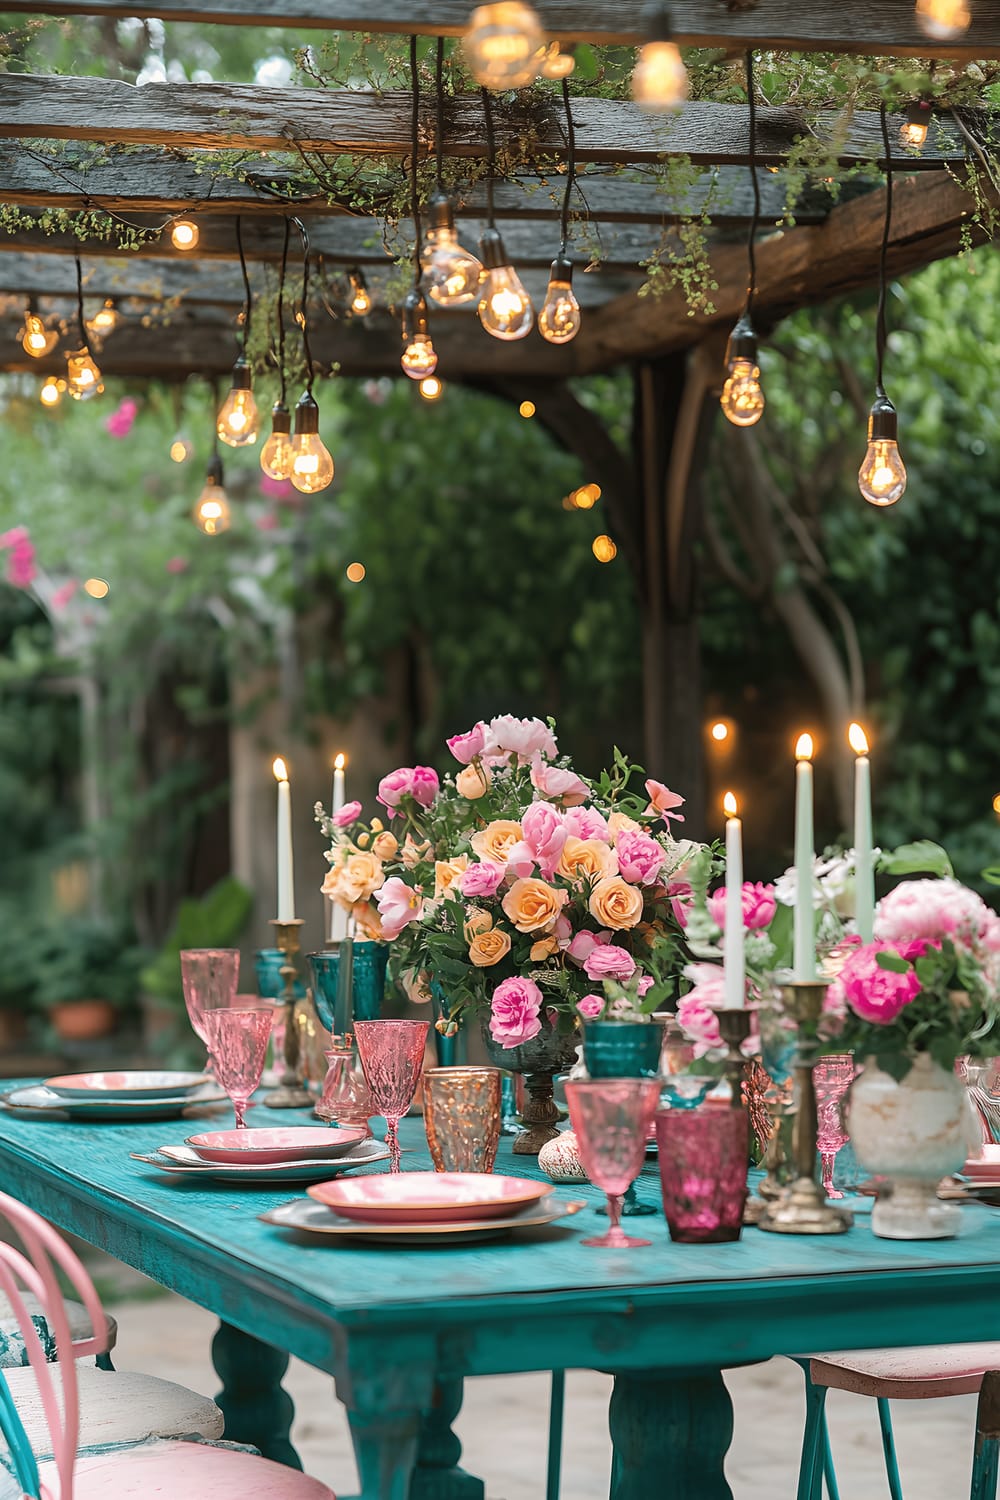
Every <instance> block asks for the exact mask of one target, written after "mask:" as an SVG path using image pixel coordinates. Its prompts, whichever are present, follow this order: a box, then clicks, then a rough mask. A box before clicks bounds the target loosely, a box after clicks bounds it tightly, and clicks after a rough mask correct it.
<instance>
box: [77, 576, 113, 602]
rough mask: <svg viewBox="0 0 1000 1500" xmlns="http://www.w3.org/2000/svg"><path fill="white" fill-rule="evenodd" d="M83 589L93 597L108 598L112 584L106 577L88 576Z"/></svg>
mask: <svg viewBox="0 0 1000 1500" xmlns="http://www.w3.org/2000/svg"><path fill="white" fill-rule="evenodd" d="M83 589H84V593H86V594H89V595H90V597H91V599H106V598H107V597H108V595H109V594H110V592H111V585H110V583H108V581H107V579H106V578H88V579H87V581H86V583H85V584H84V585H83Z"/></svg>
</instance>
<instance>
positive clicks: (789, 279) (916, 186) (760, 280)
mask: <svg viewBox="0 0 1000 1500" xmlns="http://www.w3.org/2000/svg"><path fill="white" fill-rule="evenodd" d="M973 208H974V204H973V200H972V198H971V197H970V195H969V194H968V193H967V192H965V191H964V190H963V189H962V188H960V187H959V186H958V185H957V183H955V182H954V181H953V180H952V178H950V177H949V176H947V175H946V174H944V173H942V174H941V175H940V176H937V177H932V178H930V179H928V178H926V177H924V178H922V179H920V180H916V179H912V178H911V179H904V180H901V181H898V182H897V183H896V187H895V197H894V200H893V215H892V234H891V239H890V242H889V251H888V261H887V264H888V269H889V274H890V275H892V276H896V275H900V274H902V273H903V272H905V271H911V270H914V269H916V268H917V267H919V266H923V265H928V264H930V262H931V261H934V260H940V259H943V258H944V257H945V256H948V255H954V254H956V253H957V251H958V250H959V248H960V246H961V242H962V233H963V226H965V225H967V223H968V221H969V220H970V218H971V216H972V212H973ZM884 211H885V195H884V191H883V190H878V191H876V192H872V193H868V194H866V195H865V196H864V197H863V198H856V199H854V200H853V201H852V202H850V203H845V204H843V205H842V206H840V207H838V208H835V209H833V211H832V212H831V213H830V215H829V217H828V218H827V221H826V223H825V224H823V225H820V226H818V227H815V228H804V229H795V230H793V231H791V232H789V233H787V234H775V235H773V236H772V237H771V238H770V239H768V240H765V241H764V242H763V243H762V244H761V245H759V246H758V249H757V286H758V289H757V297H756V303H755V314H754V317H755V322H756V323H757V325H758V329H760V330H763V329H764V328H766V326H767V325H769V324H772V323H774V322H776V321H777V320H778V319H780V318H783V317H785V316H787V315H788V314H789V313H790V312H793V311H794V310H795V309H796V308H799V307H805V306H810V305H812V304H814V303H817V302H825V301H827V300H829V299H830V298H833V297H838V296H841V295H843V294H845V293H848V292H853V291H856V290H857V289H858V288H859V287H863V286H866V285H870V284H872V283H874V282H875V281H876V280H877V278H878V261H879V249H880V245H881V239H882V225H883V214H884ZM973 238H974V239H980V240H981V239H982V238H983V235H982V233H981V232H979V231H978V230H977V231H976V232H975V233H974V235H973ZM712 275H713V278H714V280H715V281H717V282H718V291H716V292H713V293H712V301H713V303H714V306H715V311H714V313H712V314H711V315H706V314H697V315H695V316H694V317H691V316H690V315H689V313H688V308H687V303H686V301H685V299H684V298H683V296H681V295H680V294H679V293H670V294H669V295H667V296H665V297H663V298H661V299H659V300H653V299H652V298H644V299H643V300H642V301H639V300H638V299H637V298H635V297H633V296H628V297H623V298H621V299H619V300H618V301H615V302H611V303H608V304H607V305H606V306H605V307H603V308H602V309H600V311H598V312H595V313H593V314H592V315H591V316H590V317H589V318H587V320H586V322H585V324H584V326H583V328H582V329H581V332H580V334H579V336H578V338H577V339H576V341H575V342H576V344H577V358H578V361H579V364H580V367H581V369H583V370H586V371H593V370H601V369H607V368H609V367H610V366H613V365H615V364H618V363H619V362H621V361H622V360H631V359H635V358H636V357H642V356H652V355H659V354H661V353H665V352H669V351H671V350H674V349H679V348H683V347H685V346H686V345H689V344H691V343H693V342H695V341H697V340H699V339H701V338H703V337H704V336H705V330H706V329H708V328H711V327H714V326H715V325H717V324H720V323H722V324H728V323H732V322H734V321H735V319H736V318H737V317H738V316H739V313H740V311H741V310H742V307H743V301H744V297H745V295H746V255H745V253H744V252H743V251H741V250H740V249H739V248H738V247H736V246H725V247H723V248H722V249H720V250H718V251H716V252H715V254H713V256H712ZM873 337H874V335H873Z"/></svg>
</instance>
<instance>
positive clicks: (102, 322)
mask: <svg viewBox="0 0 1000 1500" xmlns="http://www.w3.org/2000/svg"><path fill="white" fill-rule="evenodd" d="M119 321H120V319H119V316H118V309H117V307H116V306H115V301H114V298H113V297H106V298H105V299H104V304H103V306H101V307H99V308H98V309H97V311H96V312H95V313H94V315H93V317H92V318H88V319H87V332H88V333H91V334H93V335H94V337H95V338H98V339H104V338H107V336H108V334H109V333H113V332H114V330H115V329H116V328H117V327H118V324H119Z"/></svg>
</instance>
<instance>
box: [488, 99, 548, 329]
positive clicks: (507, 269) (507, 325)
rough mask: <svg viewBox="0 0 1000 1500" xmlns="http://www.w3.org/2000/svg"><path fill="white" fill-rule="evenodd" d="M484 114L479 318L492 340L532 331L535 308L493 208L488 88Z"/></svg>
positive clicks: (493, 152)
mask: <svg viewBox="0 0 1000 1500" xmlns="http://www.w3.org/2000/svg"><path fill="white" fill-rule="evenodd" d="M482 96H483V114H484V116H485V119H486V213H487V218H488V220H489V223H488V225H487V227H486V229H484V230H483V237H482V239H481V240H480V241H479V249H480V252H481V254H482V257H483V279H482V281H481V282H480V285H479V307H478V312H479V321H480V323H482V325H483V327H484V328H485V329H486V332H487V333H489V334H492V336H493V337H494V338H495V339H504V340H506V341H509V340H512V339H523V338H524V337H525V335H526V334H528V333H530V332H531V328H532V325H533V323H534V321H535V309H534V308H533V307H532V305H531V298H530V297H529V296H528V293H527V292H526V291H525V289H524V284H523V282H522V281H521V278H520V277H519V276H518V274H517V272H516V271H515V270H514V267H513V266H512V265H511V263H510V257H509V255H508V254H507V251H506V249H505V247H504V242H503V239H502V238H501V235H500V231H499V229H498V228H497V225H496V215H495V214H494V211H493V186H494V178H495V176H496V138H495V136H494V133H493V103H492V101H491V99H490V95H489V90H488V89H483V91H482Z"/></svg>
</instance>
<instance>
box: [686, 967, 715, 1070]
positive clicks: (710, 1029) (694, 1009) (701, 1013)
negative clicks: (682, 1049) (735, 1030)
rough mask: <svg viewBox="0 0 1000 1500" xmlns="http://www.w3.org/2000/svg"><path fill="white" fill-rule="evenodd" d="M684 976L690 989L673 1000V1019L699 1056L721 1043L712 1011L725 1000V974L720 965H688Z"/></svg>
mask: <svg viewBox="0 0 1000 1500" xmlns="http://www.w3.org/2000/svg"><path fill="white" fill-rule="evenodd" d="M684 974H685V976H686V977H687V978H688V979H690V980H692V981H693V982H694V988H693V989H692V990H690V991H689V992H688V994H686V995H682V996H681V998H680V999H679V1000H678V1002H677V1021H678V1024H679V1025H680V1026H681V1028H682V1029H683V1030H684V1031H685V1032H686V1033H687V1035H688V1036H689V1037H690V1038H691V1040H692V1041H693V1042H694V1044H695V1056H696V1057H703V1056H704V1055H705V1053H706V1052H708V1051H710V1049H711V1048H713V1047H720V1046H721V1045H722V1035H721V1033H720V1031H719V1018H718V1016H717V1015H716V1011H717V1010H719V1009H721V1007H722V1005H723V1004H724V1002H725V989H726V976H725V973H724V971H723V969H722V966H721V964H688V965H687V966H686V967H685V969H684Z"/></svg>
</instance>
